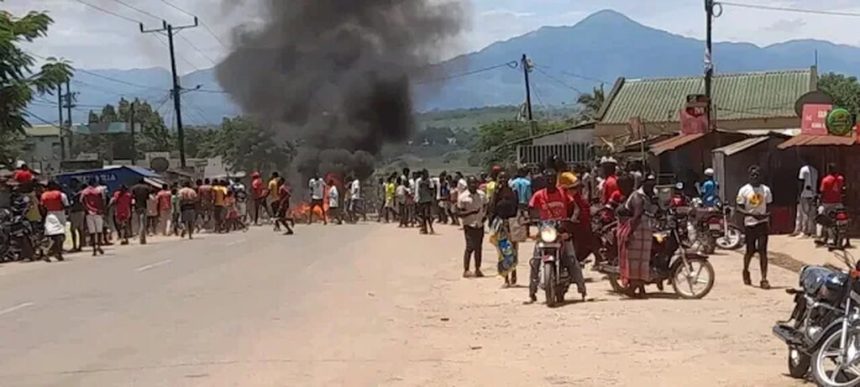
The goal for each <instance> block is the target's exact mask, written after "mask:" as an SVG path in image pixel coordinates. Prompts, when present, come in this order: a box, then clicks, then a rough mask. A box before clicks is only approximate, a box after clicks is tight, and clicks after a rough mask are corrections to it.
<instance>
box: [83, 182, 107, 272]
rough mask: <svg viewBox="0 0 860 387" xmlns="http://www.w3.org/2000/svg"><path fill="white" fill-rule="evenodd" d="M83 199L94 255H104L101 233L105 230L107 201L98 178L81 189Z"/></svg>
mask: <svg viewBox="0 0 860 387" xmlns="http://www.w3.org/2000/svg"><path fill="white" fill-rule="evenodd" d="M81 201H82V202H83V203H84V210H85V212H86V222H87V232H89V234H90V243H91V244H92V246H93V256H96V255H98V254H102V255H104V253H105V252H104V250H102V246H101V240H100V239H99V237H98V236H99V234H101V233H102V231H104V213H105V202H104V193H103V192H102V190H101V189H100V188H99V187H98V182H97V180H96V179H92V180H90V184H89V186H87V188H85V189H84V190H83V191H81Z"/></svg>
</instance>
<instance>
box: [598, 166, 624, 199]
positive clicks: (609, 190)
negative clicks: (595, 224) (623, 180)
mask: <svg viewBox="0 0 860 387" xmlns="http://www.w3.org/2000/svg"><path fill="white" fill-rule="evenodd" d="M615 167H616V165H615V163H614V162H609V161H607V162H604V163H603V174H604V176H606V179H605V180H604V181H603V194H602V195H601V201H600V203H601V204H603V205H606V204H610V203H613V204H619V203H620V201H621V198H622V194H621V188H619V187H618V176H616V174H615Z"/></svg>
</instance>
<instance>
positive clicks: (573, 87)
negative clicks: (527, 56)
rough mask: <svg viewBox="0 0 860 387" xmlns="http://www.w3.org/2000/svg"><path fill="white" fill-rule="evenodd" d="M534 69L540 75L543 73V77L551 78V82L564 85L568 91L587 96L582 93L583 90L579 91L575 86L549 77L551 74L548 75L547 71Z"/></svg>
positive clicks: (536, 67)
mask: <svg viewBox="0 0 860 387" xmlns="http://www.w3.org/2000/svg"><path fill="white" fill-rule="evenodd" d="M534 69H535V70H537V71H538V72H539V73H541V74H542V75H543V76H545V77H547V78H549V79H550V80H552V81H554V82H555V83H558V84H559V85H562V86H564V87H566V88H568V89H571V90H573V91H575V92H577V93H579V94H585V93H583V92H582V90H579V89H577V88H576V87H575V86H571V85H568V84H567V82H565V81H562V80H561V79H558V78H556V77H554V76H552V75H549V73H547V72H546V71H543V69H541V68H540V67H538V66H534Z"/></svg>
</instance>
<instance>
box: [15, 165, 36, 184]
mask: <svg viewBox="0 0 860 387" xmlns="http://www.w3.org/2000/svg"><path fill="white" fill-rule="evenodd" d="M12 178H13V179H15V181H17V182H18V183H19V184H29V183H32V182H33V172H32V171H30V167H28V166H27V164H24V163H21V166H19V167H18V169H16V170H15V173H14V174H13V175H12Z"/></svg>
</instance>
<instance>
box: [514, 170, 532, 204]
mask: <svg viewBox="0 0 860 387" xmlns="http://www.w3.org/2000/svg"><path fill="white" fill-rule="evenodd" d="M526 176H527V172H526V169H525V168H520V169H519V170H518V171H517V177H516V178H515V179H513V180H511V181H510V183H508V184H509V185H510V187H511V188H512V189H513V190H514V192H516V193H517V202H518V203H519V208H520V214H526V215H527V214H528V212H529V201H530V200H531V198H532V182H531V180H529V178H528V177H526Z"/></svg>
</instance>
